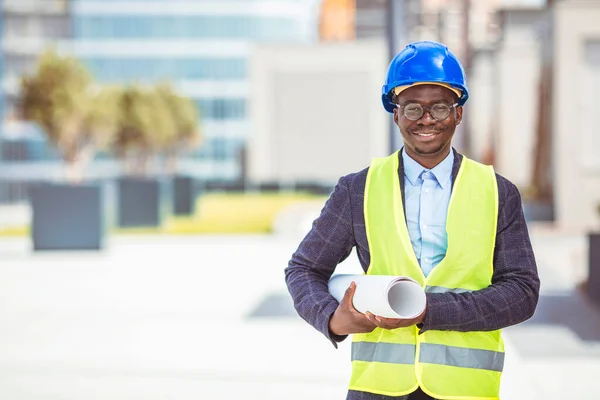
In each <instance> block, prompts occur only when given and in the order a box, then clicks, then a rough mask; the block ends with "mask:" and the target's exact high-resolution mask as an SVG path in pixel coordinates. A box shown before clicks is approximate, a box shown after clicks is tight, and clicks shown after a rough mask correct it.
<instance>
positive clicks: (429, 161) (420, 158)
mask: <svg viewBox="0 0 600 400" xmlns="http://www.w3.org/2000/svg"><path fill="white" fill-rule="evenodd" d="M404 151H406V154H408V155H409V156H410V158H412V159H413V160H415V161H416V162H418V163H419V165H421V166H422V167H423V168H427V169H432V168H434V167H435V166H436V165H438V164H439V163H441V162H442V161H444V159H445V158H446V157H448V154H450V151H451V148H450V147H446V148H444V149H442V150H441V151H439V152H437V153H435V154H420V153H415V152H413V151H412V150H410V149H407V148H406V147H405V148H404Z"/></svg>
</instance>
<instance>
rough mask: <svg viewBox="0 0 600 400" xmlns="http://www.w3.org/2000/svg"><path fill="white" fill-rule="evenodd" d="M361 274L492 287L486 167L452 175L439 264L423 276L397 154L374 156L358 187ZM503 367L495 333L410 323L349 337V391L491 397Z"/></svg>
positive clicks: (490, 186) (492, 227) (437, 286)
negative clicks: (363, 247)
mask: <svg viewBox="0 0 600 400" xmlns="http://www.w3.org/2000/svg"><path fill="white" fill-rule="evenodd" d="M364 213H365V225H366V231H367V239H368V242H369V251H370V253H371V264H370V266H369V269H368V270H367V274H368V275H395V276H409V277H411V278H413V279H414V280H416V281H417V282H419V283H420V284H421V285H422V286H423V288H424V289H425V291H426V292H429V293H442V292H454V293H460V292H469V291H475V290H480V289H483V288H486V287H488V286H489V285H490V284H491V280H492V274H493V254H494V244H495V240H496V224H497V219H498V218H497V216H498V187H497V182H496V177H495V173H494V170H493V168H492V167H489V166H485V165H482V164H479V163H477V162H475V161H471V160H469V159H467V158H466V157H463V160H462V164H461V167H460V170H459V171H458V175H457V177H456V181H455V183H454V187H453V190H452V195H451V197H450V204H449V207H448V215H447V220H446V232H447V233H448V249H447V252H446V256H445V257H444V259H443V260H442V261H441V262H440V263H439V264H438V265H437V266H436V267H435V268H434V269H433V270H432V271H431V273H430V274H429V276H428V277H427V278H425V276H424V275H423V272H422V270H421V268H420V266H419V264H418V261H417V258H416V256H415V253H414V250H413V247H412V244H411V241H410V237H409V235H408V228H407V226H406V220H405V216H404V207H403V205H402V194H401V191H400V183H399V179H398V152H396V153H394V154H393V155H391V156H389V157H385V158H379V159H374V160H373V163H372V164H371V167H370V168H369V172H368V175H367V182H366V187H365V208H364ZM503 365H504V343H503V341H502V338H501V335H500V331H499V330H498V331H493V332H456V331H426V332H424V333H422V334H419V333H418V328H417V327H416V326H411V327H408V328H400V329H394V330H386V329H380V328H376V329H375V330H374V331H373V332H371V333H366V334H355V335H354V338H353V343H352V377H351V379H350V385H349V388H350V389H352V390H360V391H365V392H370V393H378V394H383V395H387V396H402V395H406V394H408V393H412V392H413V391H415V390H416V389H417V387H421V389H422V390H423V391H424V392H425V393H427V394H428V395H430V396H432V397H434V398H438V399H457V400H458V399H498V398H499V389H500V377H501V375H502V368H503Z"/></svg>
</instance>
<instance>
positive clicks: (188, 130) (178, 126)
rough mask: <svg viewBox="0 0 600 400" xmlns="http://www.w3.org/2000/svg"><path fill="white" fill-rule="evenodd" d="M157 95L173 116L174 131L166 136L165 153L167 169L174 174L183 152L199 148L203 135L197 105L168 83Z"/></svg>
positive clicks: (160, 88)
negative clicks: (179, 93)
mask: <svg viewBox="0 0 600 400" xmlns="http://www.w3.org/2000/svg"><path fill="white" fill-rule="evenodd" d="M156 93H157V94H158V96H160V97H161V98H162V102H163V103H164V104H165V106H166V107H167V110H168V112H169V113H170V114H171V120H172V121H173V123H174V126H173V128H174V131H172V132H171V133H170V134H168V135H167V136H166V139H167V141H166V142H165V143H164V147H163V151H164V152H165V155H166V158H167V169H168V170H169V172H171V173H173V172H174V171H175V170H176V169H177V160H178V158H179V156H180V154H181V152H182V151H184V150H185V149H189V148H191V147H194V146H197V145H198V144H199V143H200V141H201V139H202V135H201V133H200V129H199V126H200V121H199V116H198V112H197V109H196V105H195V104H194V102H193V101H192V100H191V99H189V98H187V97H183V96H180V95H178V94H177V93H176V92H175V90H174V89H173V87H172V86H171V85H170V84H168V83H163V84H160V85H158V86H157V87H156Z"/></svg>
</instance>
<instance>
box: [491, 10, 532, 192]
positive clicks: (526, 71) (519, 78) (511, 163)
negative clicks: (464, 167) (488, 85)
mask: <svg viewBox="0 0 600 400" xmlns="http://www.w3.org/2000/svg"><path fill="white" fill-rule="evenodd" d="M541 17H542V14H541V11H539V10H504V36H503V40H502V43H501V45H500V48H499V49H498V51H497V54H496V60H495V68H496V76H495V79H496V82H495V83H496V95H497V97H496V98H497V103H496V105H495V109H496V112H497V118H496V121H497V126H496V127H495V135H496V136H495V146H496V164H495V166H496V170H497V171H498V173H500V174H502V175H504V176H505V177H506V178H508V179H510V180H511V181H512V182H513V183H514V184H516V185H517V186H519V187H525V186H527V185H529V184H530V180H531V175H532V169H533V157H534V149H533V146H534V142H535V132H536V123H537V113H538V103H539V101H538V87H539V76H540V59H541V58H540V47H539V41H538V38H537V36H536V22H537V21H539V20H540V18H541Z"/></svg>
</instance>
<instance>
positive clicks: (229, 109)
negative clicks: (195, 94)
mask: <svg viewBox="0 0 600 400" xmlns="http://www.w3.org/2000/svg"><path fill="white" fill-rule="evenodd" d="M196 106H197V107H198V111H199V112H200V116H201V118H206V119H218V120H221V119H228V120H232V119H244V118H246V100H245V99H199V100H196Z"/></svg>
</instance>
